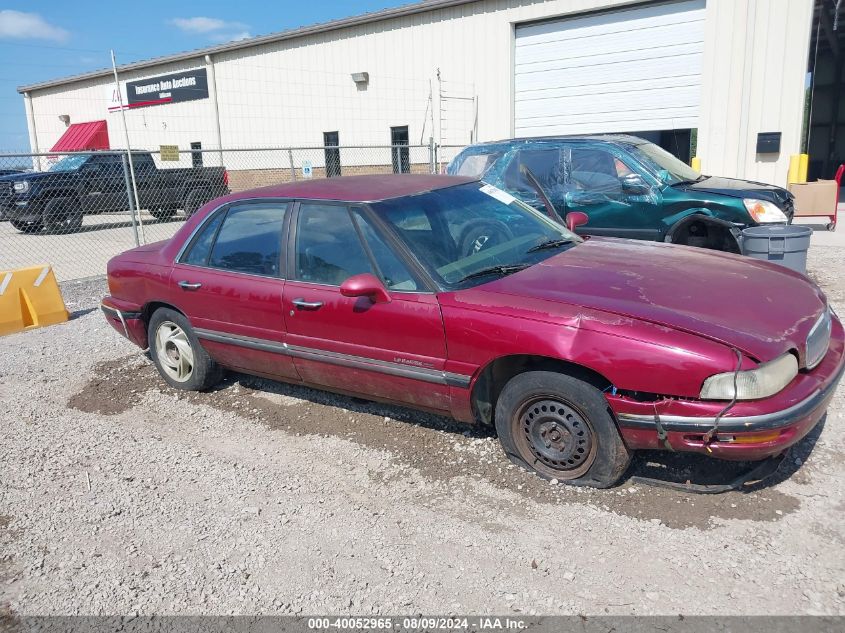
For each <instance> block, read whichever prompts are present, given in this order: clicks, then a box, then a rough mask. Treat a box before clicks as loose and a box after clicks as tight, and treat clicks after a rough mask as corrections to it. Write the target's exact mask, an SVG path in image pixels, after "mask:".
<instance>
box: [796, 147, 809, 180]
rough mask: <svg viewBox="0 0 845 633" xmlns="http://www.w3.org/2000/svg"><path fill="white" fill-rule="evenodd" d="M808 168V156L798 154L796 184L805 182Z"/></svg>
mask: <svg viewBox="0 0 845 633" xmlns="http://www.w3.org/2000/svg"><path fill="white" fill-rule="evenodd" d="M809 167H810V155H809V154H800V155H799V158H798V182H807V170H808V169H809Z"/></svg>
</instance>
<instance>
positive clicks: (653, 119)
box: [514, 0, 704, 136]
mask: <svg viewBox="0 0 845 633" xmlns="http://www.w3.org/2000/svg"><path fill="white" fill-rule="evenodd" d="M703 49H704V0H692V1H688V2H674V3H671V4H659V5H651V6H647V7H640V8H634V9H629V10H624V11H614V12H612V13H601V14H594V15H589V16H584V17H578V18H569V19H564V20H555V21H554V22H543V23H540V24H530V25H526V26H517V28H516V48H515V51H514V62H515V64H514V70H515V74H516V76H515V78H514V116H515V126H514V127H515V131H516V136H542V135H550V134H588V133H599V132H640V131H649V130H673V129H685V128H695V127H698V111H699V104H700V102H701V61H702V51H703Z"/></svg>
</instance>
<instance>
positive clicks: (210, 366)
mask: <svg viewBox="0 0 845 633" xmlns="http://www.w3.org/2000/svg"><path fill="white" fill-rule="evenodd" d="M147 337H148V340H149V344H150V357H151V358H152V359H153V363H154V364H155V366H156V369H158V373H159V374H161V377H162V378H164V379H165V380H166V381H167V383H168V384H169V385H170V386H171V387H175V388H177V389H185V390H187V391H204V390H206V389H210V388H211V387H213V386H214V385H216V384H217V383H218V382H220V380H221V379H222V378H223V373H224V372H223V368H222V367H220V366H219V365H218V364H217V363H216V362H214V360H213V359H212V358H211V357H210V356H209V355H208V352H206V351H205V349H203V347H202V345H200V342H199V340H198V339H197V337H196V334H194V331H193V330H192V329H191V325H190V323H188V319H187V318H186V317H185V315H183V314H181V313H179V312H176V311H175V310H171V309H170V308H159V309H158V310H156V311H155V312H154V313H153V316H152V318H150V323H149V325H148V327H147Z"/></svg>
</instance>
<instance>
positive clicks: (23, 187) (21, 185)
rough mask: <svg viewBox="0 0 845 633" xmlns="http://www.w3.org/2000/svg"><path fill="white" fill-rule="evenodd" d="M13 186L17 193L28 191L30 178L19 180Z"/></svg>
mask: <svg viewBox="0 0 845 633" xmlns="http://www.w3.org/2000/svg"><path fill="white" fill-rule="evenodd" d="M12 186H13V187H14V189H15V193H26V192H27V191H29V181H28V180H18V181H17V182H15V183H14V184H13V185H12Z"/></svg>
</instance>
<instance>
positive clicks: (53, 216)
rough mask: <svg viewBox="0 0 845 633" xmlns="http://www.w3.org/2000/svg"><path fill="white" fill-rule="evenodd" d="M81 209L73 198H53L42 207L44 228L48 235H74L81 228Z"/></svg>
mask: <svg viewBox="0 0 845 633" xmlns="http://www.w3.org/2000/svg"><path fill="white" fill-rule="evenodd" d="M82 215H83V214H82V209H81V208H80V206H79V201H78V200H74V199H73V198H55V199H54V200H50V202H48V203H47V205H46V206H45V207H44V213H43V216H42V217H43V218H44V226H46V227H47V230H48V231H49V232H50V233H58V234H63V233H75V232H76V231H78V230H79V229H80V228H82Z"/></svg>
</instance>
